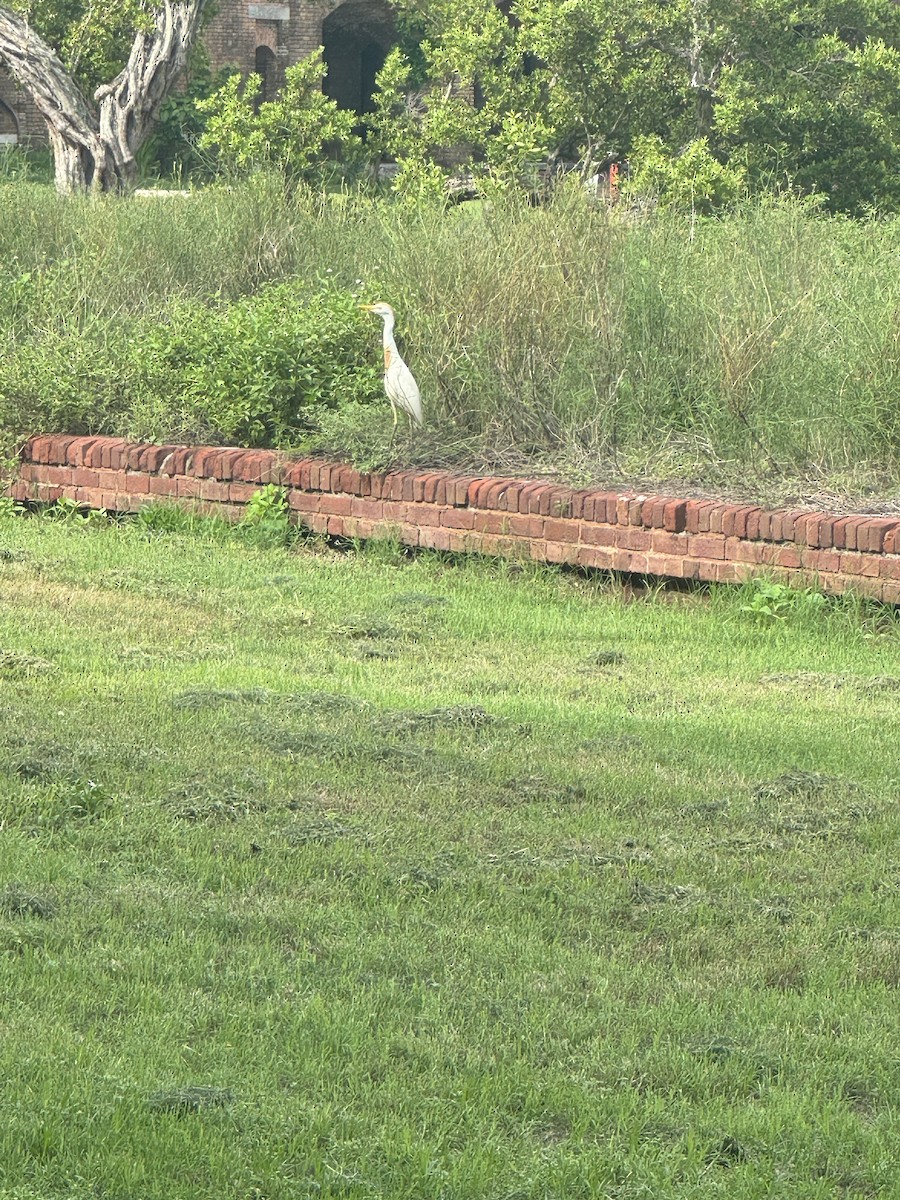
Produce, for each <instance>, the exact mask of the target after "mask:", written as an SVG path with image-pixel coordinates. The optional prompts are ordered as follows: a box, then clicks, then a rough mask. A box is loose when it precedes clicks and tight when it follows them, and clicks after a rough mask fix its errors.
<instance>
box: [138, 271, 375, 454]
mask: <svg viewBox="0 0 900 1200" xmlns="http://www.w3.org/2000/svg"><path fill="white" fill-rule="evenodd" d="M129 375H130V378H131V381H132V391H131V401H132V407H131V416H130V425H131V433H132V435H133V436H135V437H142V438H166V437H173V436H184V437H188V438H191V439H193V440H198V441H211V442H231V443H237V444H239V445H255V446H261V445H273V444H278V445H287V444H290V443H291V442H295V441H296V440H297V438H298V437H299V436H301V435H302V434H304V433H306V432H309V431H310V430H313V429H315V428H316V424H317V415H318V413H319V412H321V411H322V410H323V409H332V408H335V407H337V405H338V404H339V403H342V402H344V401H354V400H355V401H366V400H368V399H371V398H373V397H375V396H376V395H378V394H379V386H380V385H379V374H378V371H377V368H376V366H375V363H374V361H373V356H372V337H371V329H369V328H368V327H367V325H366V324H365V322H364V319H363V318H362V316H361V314H360V311H359V309H358V307H357V304H356V301H355V300H354V298H353V297H352V296H351V295H350V294H349V293H346V292H341V291H338V290H337V289H334V288H325V289H323V290H321V291H319V292H317V293H314V294H313V295H312V296H311V297H310V298H309V299H308V300H305V301H304V300H303V299H302V298H301V295H300V294H298V289H297V286H296V285H295V284H290V283H286V284H278V285H274V286H272V287H268V288H265V289H264V290H263V291H261V292H259V293H258V294H256V295H253V296H245V297H243V298H242V299H240V300H237V301H236V302H234V303H233V304H224V305H220V306H218V307H213V308H210V307H209V305H207V304H204V303H202V302H199V301H196V300H178V301H176V302H175V303H174V304H173V305H172V307H171V309H170V311H169V314H168V317H167V320H166V321H164V322H163V323H161V324H159V325H157V326H155V327H153V328H151V329H148V330H145V331H144V332H143V334H142V336H141V338H140V339H137V340H136V341H135V342H134V345H133V354H132V359H131V363H130V368H129ZM173 410H174V411H175V412H176V413H177V417H176V423H177V424H178V425H180V428H178V429H173V420H172V418H173Z"/></svg>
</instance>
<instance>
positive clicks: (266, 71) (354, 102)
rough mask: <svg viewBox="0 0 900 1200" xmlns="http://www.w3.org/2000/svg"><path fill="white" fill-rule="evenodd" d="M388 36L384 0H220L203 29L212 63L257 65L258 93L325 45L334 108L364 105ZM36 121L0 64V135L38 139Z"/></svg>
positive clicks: (42, 134)
mask: <svg viewBox="0 0 900 1200" xmlns="http://www.w3.org/2000/svg"><path fill="white" fill-rule="evenodd" d="M393 40H394V16H393V12H392V10H391V7H390V4H389V3H388V0H287V2H286V3H279V4H269V3H259V4H257V3H250V2H248V0H220V3H219V6H218V11H217V12H216V14H215V16H214V17H213V18H212V20H211V21H210V23H209V26H208V27H207V29H206V32H205V34H204V43H205V46H206V49H207V52H208V54H209V57H210V62H211V64H212V66H213V68H219V67H235V68H236V69H237V70H239V71H240V72H241V74H243V75H247V74H249V73H250V72H251V71H256V72H258V73H259V74H260V75H261V76H262V78H263V88H264V98H271V97H272V96H273V95H274V93H275V92H276V91H277V90H278V88H279V87H280V86H281V84H282V82H283V80H284V70H285V67H289V66H291V65H292V64H293V63H296V62H299V61H300V59H302V58H305V57H306V56H307V55H308V54H310V53H311V52H312V51H313V50H315V49H316V48H317V47H318V46H323V47H324V48H325V62H326V64H327V67H328V74H327V77H326V79H325V91H326V93H327V94H328V95H329V96H331V97H332V98H333V99H334V100H336V101H337V103H338V104H339V105H340V106H341V107H342V108H348V109H352V110H353V111H355V112H359V113H362V112H365V111H367V109H368V107H369V104H370V99H371V95H372V91H373V89H374V86H375V75H376V74H377V72H378V71H379V70H380V69H381V66H382V65H383V63H384V60H385V57H386V55H387V52H388V50H389V49H390V48H391V45H392V43H393ZM46 140H47V135H46V131H45V128H44V123H43V121H42V119H41V118H40V116H39V115H38V114H37V112H36V111H35V109H34V107H33V106H32V104H31V102H30V100H29V98H28V96H27V94H26V93H24V92H22V91H21V89H19V88H18V87H16V85H15V83H14V81H13V80H12V79H11V78H10V77H9V75H7V74H6V73H5V72H4V71H3V70H2V69H0V143H2V142H14V141H21V142H24V143H29V144H32V145H34V144H40V143H42V142H46Z"/></svg>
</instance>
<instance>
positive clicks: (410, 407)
mask: <svg viewBox="0 0 900 1200" xmlns="http://www.w3.org/2000/svg"><path fill="white" fill-rule="evenodd" d="M360 307H362V308H364V309H365V310H366V312H371V313H375V315H376V316H378V317H381V319H382V320H383V321H384V336H383V339H382V341H383V344H384V390H385V392H386V393H387V398H388V400H390V402H391V408H392V409H393V412H394V428H395V429H396V427H397V409H398V408H402V409H403V411H404V412H405V413H406V415H407V416H408V417H409V424H410V428H412V425H413V422H415V424H416V425H421V424H422V399H421V396H420V395H419V385H418V384H417V383H416V381H415V378H414V376H413V373H412V371H411V370H410V369H409V367H408V366H407V365H406V363H405V362H404V361H403V359H402V358H401V357H400V352H399V350H398V349H397V343H396V342H395V341H394V321H395V317H394V310H393V309H392V308H391V306H390V305H389V304H385V303H384V302H383V301H379V302H378V303H377V304H363V305H361V306H360Z"/></svg>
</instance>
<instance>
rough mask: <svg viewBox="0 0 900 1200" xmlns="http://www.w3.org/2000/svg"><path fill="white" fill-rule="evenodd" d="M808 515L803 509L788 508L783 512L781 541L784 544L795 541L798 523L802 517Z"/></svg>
mask: <svg viewBox="0 0 900 1200" xmlns="http://www.w3.org/2000/svg"><path fill="white" fill-rule="evenodd" d="M806 515H807V510H806V509H803V508H786V509H782V511H781V540H782V541H783V542H793V541H794V529H795V526H796V524H797V521H798V520H799V519H800V518H801V517H805V516H806Z"/></svg>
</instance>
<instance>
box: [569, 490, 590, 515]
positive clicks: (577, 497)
mask: <svg viewBox="0 0 900 1200" xmlns="http://www.w3.org/2000/svg"><path fill="white" fill-rule="evenodd" d="M586 498H587V492H584V491H578V492H574V491H573V492H571V493H570V494H569V516H570V517H575V518H576V519H577V520H580V519H581V518H582V517H583V516H584V502H585V499H586Z"/></svg>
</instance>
